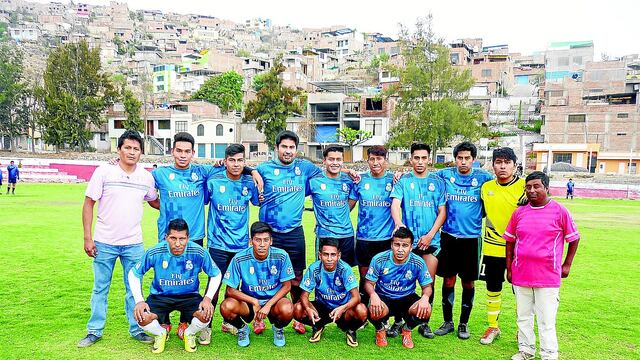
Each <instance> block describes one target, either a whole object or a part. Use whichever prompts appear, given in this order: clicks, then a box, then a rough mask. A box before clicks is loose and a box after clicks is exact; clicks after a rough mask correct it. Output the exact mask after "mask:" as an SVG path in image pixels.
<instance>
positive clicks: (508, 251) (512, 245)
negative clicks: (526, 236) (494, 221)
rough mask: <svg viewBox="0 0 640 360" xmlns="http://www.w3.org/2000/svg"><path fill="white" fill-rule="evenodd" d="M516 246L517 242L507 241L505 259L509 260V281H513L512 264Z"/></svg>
mask: <svg viewBox="0 0 640 360" xmlns="http://www.w3.org/2000/svg"><path fill="white" fill-rule="evenodd" d="M515 246H516V243H515V242H511V241H507V242H506V249H505V254H506V258H505V260H506V261H507V281H508V282H509V283H511V264H512V263H513V250H514V248H515Z"/></svg>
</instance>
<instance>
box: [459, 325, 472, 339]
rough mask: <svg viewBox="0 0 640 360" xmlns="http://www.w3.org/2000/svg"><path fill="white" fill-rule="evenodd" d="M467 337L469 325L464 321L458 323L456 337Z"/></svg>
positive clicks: (469, 335)
mask: <svg viewBox="0 0 640 360" xmlns="http://www.w3.org/2000/svg"><path fill="white" fill-rule="evenodd" d="M469 337H471V333H470V332H469V325H467V324H465V323H461V324H458V338H459V339H462V340H467V339H468V338H469Z"/></svg>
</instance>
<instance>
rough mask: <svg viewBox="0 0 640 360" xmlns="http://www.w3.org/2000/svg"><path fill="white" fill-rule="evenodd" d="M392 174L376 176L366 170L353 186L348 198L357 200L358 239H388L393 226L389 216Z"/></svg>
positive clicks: (391, 233)
mask: <svg viewBox="0 0 640 360" xmlns="http://www.w3.org/2000/svg"><path fill="white" fill-rule="evenodd" d="M392 189H393V174H392V173H390V172H387V173H385V174H384V175H383V176H382V177H379V178H376V177H373V175H371V172H367V173H364V174H362V175H361V180H360V182H359V183H358V184H355V185H354V186H353V190H351V195H350V197H349V198H350V199H351V200H357V201H358V231H357V233H356V238H357V239H358V240H367V241H378V240H389V239H391V236H392V235H393V229H394V227H395V225H394V223H393V218H392V217H391V190H392Z"/></svg>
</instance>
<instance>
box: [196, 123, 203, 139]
mask: <svg viewBox="0 0 640 360" xmlns="http://www.w3.org/2000/svg"><path fill="white" fill-rule="evenodd" d="M196 134H198V136H204V125H202V124H200V125H198V129H197V131H196Z"/></svg>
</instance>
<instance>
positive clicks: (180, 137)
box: [173, 132, 196, 150]
mask: <svg viewBox="0 0 640 360" xmlns="http://www.w3.org/2000/svg"><path fill="white" fill-rule="evenodd" d="M178 141H184V142H188V143H189V144H191V150H193V148H194V147H195V144H196V141H195V140H194V139H193V136H192V135H191V134H189V133H188V132H179V133H176V134H175V135H173V147H174V148H175V147H176V143H177V142H178Z"/></svg>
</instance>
